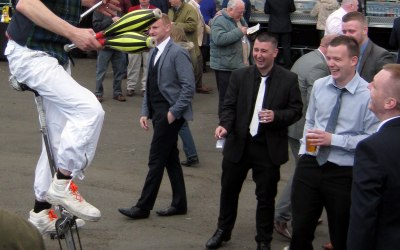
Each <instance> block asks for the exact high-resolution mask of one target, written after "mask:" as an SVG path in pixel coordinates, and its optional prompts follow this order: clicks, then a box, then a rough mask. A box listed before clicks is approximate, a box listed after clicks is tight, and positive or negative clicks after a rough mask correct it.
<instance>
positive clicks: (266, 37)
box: [256, 32, 278, 48]
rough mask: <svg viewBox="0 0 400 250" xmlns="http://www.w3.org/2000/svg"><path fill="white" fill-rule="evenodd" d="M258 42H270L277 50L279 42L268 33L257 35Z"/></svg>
mask: <svg viewBox="0 0 400 250" xmlns="http://www.w3.org/2000/svg"><path fill="white" fill-rule="evenodd" d="M256 40H257V41H259V42H264V43H265V42H270V43H272V45H273V46H274V47H275V48H277V47H278V40H277V39H276V37H275V36H273V35H271V34H269V33H268V32H261V33H259V34H257V36H256Z"/></svg>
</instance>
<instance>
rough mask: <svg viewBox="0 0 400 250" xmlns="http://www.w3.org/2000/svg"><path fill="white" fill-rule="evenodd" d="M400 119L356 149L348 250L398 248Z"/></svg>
mask: <svg viewBox="0 0 400 250" xmlns="http://www.w3.org/2000/svg"><path fill="white" fill-rule="evenodd" d="M399 141H400V118H395V119H393V120H390V121H388V122H386V123H385V124H384V125H383V126H382V127H381V128H380V130H379V131H378V132H377V133H375V134H373V135H371V136H370V137H368V138H366V139H365V140H363V141H361V142H360V143H359V144H358V145H357V148H356V154H355V162H354V169H353V186H352V192H351V201H352V205H351V214H350V226H349V232H348V243H347V245H348V250H356V249H359V250H368V249H374V250H398V249H399V247H400V159H399V154H400V143H399Z"/></svg>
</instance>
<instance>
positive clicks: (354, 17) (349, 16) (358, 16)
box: [342, 11, 368, 26]
mask: <svg viewBox="0 0 400 250" xmlns="http://www.w3.org/2000/svg"><path fill="white" fill-rule="evenodd" d="M350 21H358V22H360V23H361V24H363V25H364V26H365V25H367V26H368V21H367V18H366V17H365V16H364V15H363V14H362V13H360V12H358V11H352V12H348V13H346V15H344V16H343V17H342V22H343V23H347V22H350Z"/></svg>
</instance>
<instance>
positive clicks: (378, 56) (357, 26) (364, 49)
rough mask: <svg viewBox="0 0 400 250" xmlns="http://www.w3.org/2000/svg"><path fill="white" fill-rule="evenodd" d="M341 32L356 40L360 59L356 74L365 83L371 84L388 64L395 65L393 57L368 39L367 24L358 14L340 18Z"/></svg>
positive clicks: (361, 15)
mask: <svg viewBox="0 0 400 250" xmlns="http://www.w3.org/2000/svg"><path fill="white" fill-rule="evenodd" d="M342 32H343V35H345V36H350V37H353V38H354V39H356V41H357V43H358V45H359V46H360V58H359V60H358V64H357V68H356V69H357V72H358V73H359V74H360V76H361V77H362V78H363V79H364V80H365V81H367V82H371V81H372V79H373V77H374V75H376V74H377V73H378V72H379V71H380V70H381V69H382V67H383V65H385V64H388V63H395V59H394V56H393V55H392V54H391V53H390V52H389V51H387V50H385V49H384V48H382V47H379V46H378V45H376V44H375V43H374V42H372V41H371V40H370V39H369V38H368V22H367V19H366V18H365V16H364V15H363V14H362V13H360V12H349V13H347V14H346V15H344V16H343V18H342Z"/></svg>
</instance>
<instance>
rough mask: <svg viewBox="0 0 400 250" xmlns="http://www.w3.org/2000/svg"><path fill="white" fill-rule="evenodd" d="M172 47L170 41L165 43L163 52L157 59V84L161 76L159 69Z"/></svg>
mask: <svg viewBox="0 0 400 250" xmlns="http://www.w3.org/2000/svg"><path fill="white" fill-rule="evenodd" d="M171 46H172V39H170V40H169V41H168V43H167V45H166V46H165V48H164V51H163V52H162V53H161V56H160V58H158V68H157V73H158V84H160V76H161V68H162V65H163V63H164V60H165V58H166V56H167V54H168V52H169V49H170V47H171Z"/></svg>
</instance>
